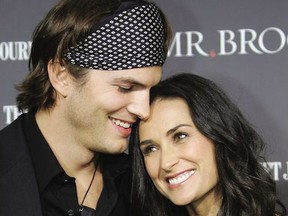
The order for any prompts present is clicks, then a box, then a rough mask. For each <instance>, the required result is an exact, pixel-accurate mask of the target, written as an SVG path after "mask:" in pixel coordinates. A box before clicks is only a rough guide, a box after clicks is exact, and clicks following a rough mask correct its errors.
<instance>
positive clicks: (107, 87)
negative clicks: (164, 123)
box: [0, 0, 169, 216]
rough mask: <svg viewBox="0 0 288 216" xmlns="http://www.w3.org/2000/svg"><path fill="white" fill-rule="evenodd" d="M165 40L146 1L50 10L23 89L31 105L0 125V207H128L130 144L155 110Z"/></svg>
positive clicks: (72, 3) (84, 1)
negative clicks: (134, 130) (137, 126)
mask: <svg viewBox="0 0 288 216" xmlns="http://www.w3.org/2000/svg"><path fill="white" fill-rule="evenodd" d="M168 38H169V27H168V25H167V23H166V20H165V18H164V15H163V13H162V12H161V11H160V9H159V8H158V7H156V6H155V5H154V4H153V3H148V2H145V1H141V0H140V1H132V0H131V1H124V0H123V1H118V0H109V1H107V0H105V1H103V0H102V1H101V0H81V1H79V0H63V1H60V2H59V3H58V4H57V5H56V6H55V7H53V8H52V9H51V10H50V12H49V13H48V14H47V16H46V17H45V18H44V19H43V20H42V21H41V22H40V24H39V25H38V27H37V29H36V30H35V32H34V36H33V42H32V49H31V56H30V60H29V63H30V74H29V75H28V76H27V77H26V79H25V80H24V81H23V82H22V83H21V84H20V85H19V86H18V88H17V89H18V90H19V91H20V93H19V95H18V96H17V104H18V107H19V109H20V110H22V111H24V110H25V111H27V113H25V114H22V115H21V116H20V117H19V118H18V119H17V120H15V121H14V122H13V123H12V124H11V125H9V126H8V127H6V128H4V129H3V130H2V131H1V132H0V146H1V150H0V215H5V216H10V215H11V216H18V215H27V216H33V215H35V216H36V215H37V216H39V215H53V216H58V215H97V216H98V215H117V216H119V215H129V188H130V175H129V164H128V161H127V155H126V154H125V153H123V152H124V151H125V149H126V148H127V138H128V136H129V135H130V132H131V125H132V124H133V123H134V122H135V121H136V119H137V118H140V119H144V118H146V117H147V116H148V115H149V89H150V88H151V87H152V86H154V85H156V84H157V83H158V82H159V81H160V79H161V74H162V69H161V67H162V65H163V63H164V61H165V58H166V53H167V44H168ZM120 153H122V154H120Z"/></svg>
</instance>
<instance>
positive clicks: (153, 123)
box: [139, 99, 218, 208]
mask: <svg viewBox="0 0 288 216" xmlns="http://www.w3.org/2000/svg"><path fill="white" fill-rule="evenodd" d="M139 133H140V149H141V152H142V154H143V156H144V161H145V166H146V169H147V172H148V174H149V176H150V177H151V179H152V181H153V183H154V184H155V186H156V188H157V189H158V190H159V191H160V192H161V193H162V194H163V195H164V196H165V197H167V198H168V199H170V200H171V201H172V202H173V203H175V204H176V205H187V204H191V203H192V204H193V206H194V207H196V206H195V205H197V206H198V205H199V204H200V203H203V202H202V201H204V200H207V201H208V200H209V201H208V202H213V201H212V200H214V199H216V185H217V183H218V172H217V168H216V160H215V148H214V143H213V142H212V141H211V140H210V139H208V138H207V137H205V136H204V135H202V134H201V133H200V132H199V131H198V129H197V128H196V126H195V125H194V123H193V121H192V119H191V116H190V112H189V108H188V106H187V104H186V102H184V100H182V99H165V100H157V101H155V102H154V103H153V104H152V106H151V115H150V117H149V118H148V119H147V120H145V121H141V123H140V128H139ZM198 207H199V206H198ZM196 208H197V207H196Z"/></svg>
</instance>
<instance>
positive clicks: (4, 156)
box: [0, 114, 27, 176]
mask: <svg viewBox="0 0 288 216" xmlns="http://www.w3.org/2000/svg"><path fill="white" fill-rule="evenodd" d="M25 116H26V114H22V115H21V116H19V117H18V118H17V119H16V120H15V121H13V122H12V123H11V124H10V125H8V126H6V127H5V128H3V129H2V130H1V131H0V176H2V174H3V173H5V172H6V171H7V170H10V168H11V167H13V166H14V165H15V164H16V163H18V162H19V161H20V160H21V158H23V156H25V155H26V153H27V146H26V144H25V143H26V139H25V135H24V131H23V121H24V119H25ZM5 170H6V171H5Z"/></svg>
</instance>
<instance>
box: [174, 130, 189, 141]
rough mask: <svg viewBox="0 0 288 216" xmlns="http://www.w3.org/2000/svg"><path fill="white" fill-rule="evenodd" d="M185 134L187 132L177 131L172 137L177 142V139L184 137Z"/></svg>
mask: <svg viewBox="0 0 288 216" xmlns="http://www.w3.org/2000/svg"><path fill="white" fill-rule="evenodd" d="M187 136H188V134H186V133H182V132H178V133H175V134H174V136H173V139H174V141H175V142H178V141H181V140H183V139H185V138H186V137H187Z"/></svg>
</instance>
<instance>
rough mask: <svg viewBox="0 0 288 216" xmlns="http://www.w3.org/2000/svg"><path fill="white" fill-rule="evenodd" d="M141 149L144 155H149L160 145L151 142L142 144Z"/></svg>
mask: <svg viewBox="0 0 288 216" xmlns="http://www.w3.org/2000/svg"><path fill="white" fill-rule="evenodd" d="M140 149H141V152H142V154H143V155H144V156H147V155H149V154H150V153H152V152H155V151H157V150H158V147H157V146H156V145H154V144H149V145H145V146H142V147H141V148H140Z"/></svg>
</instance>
